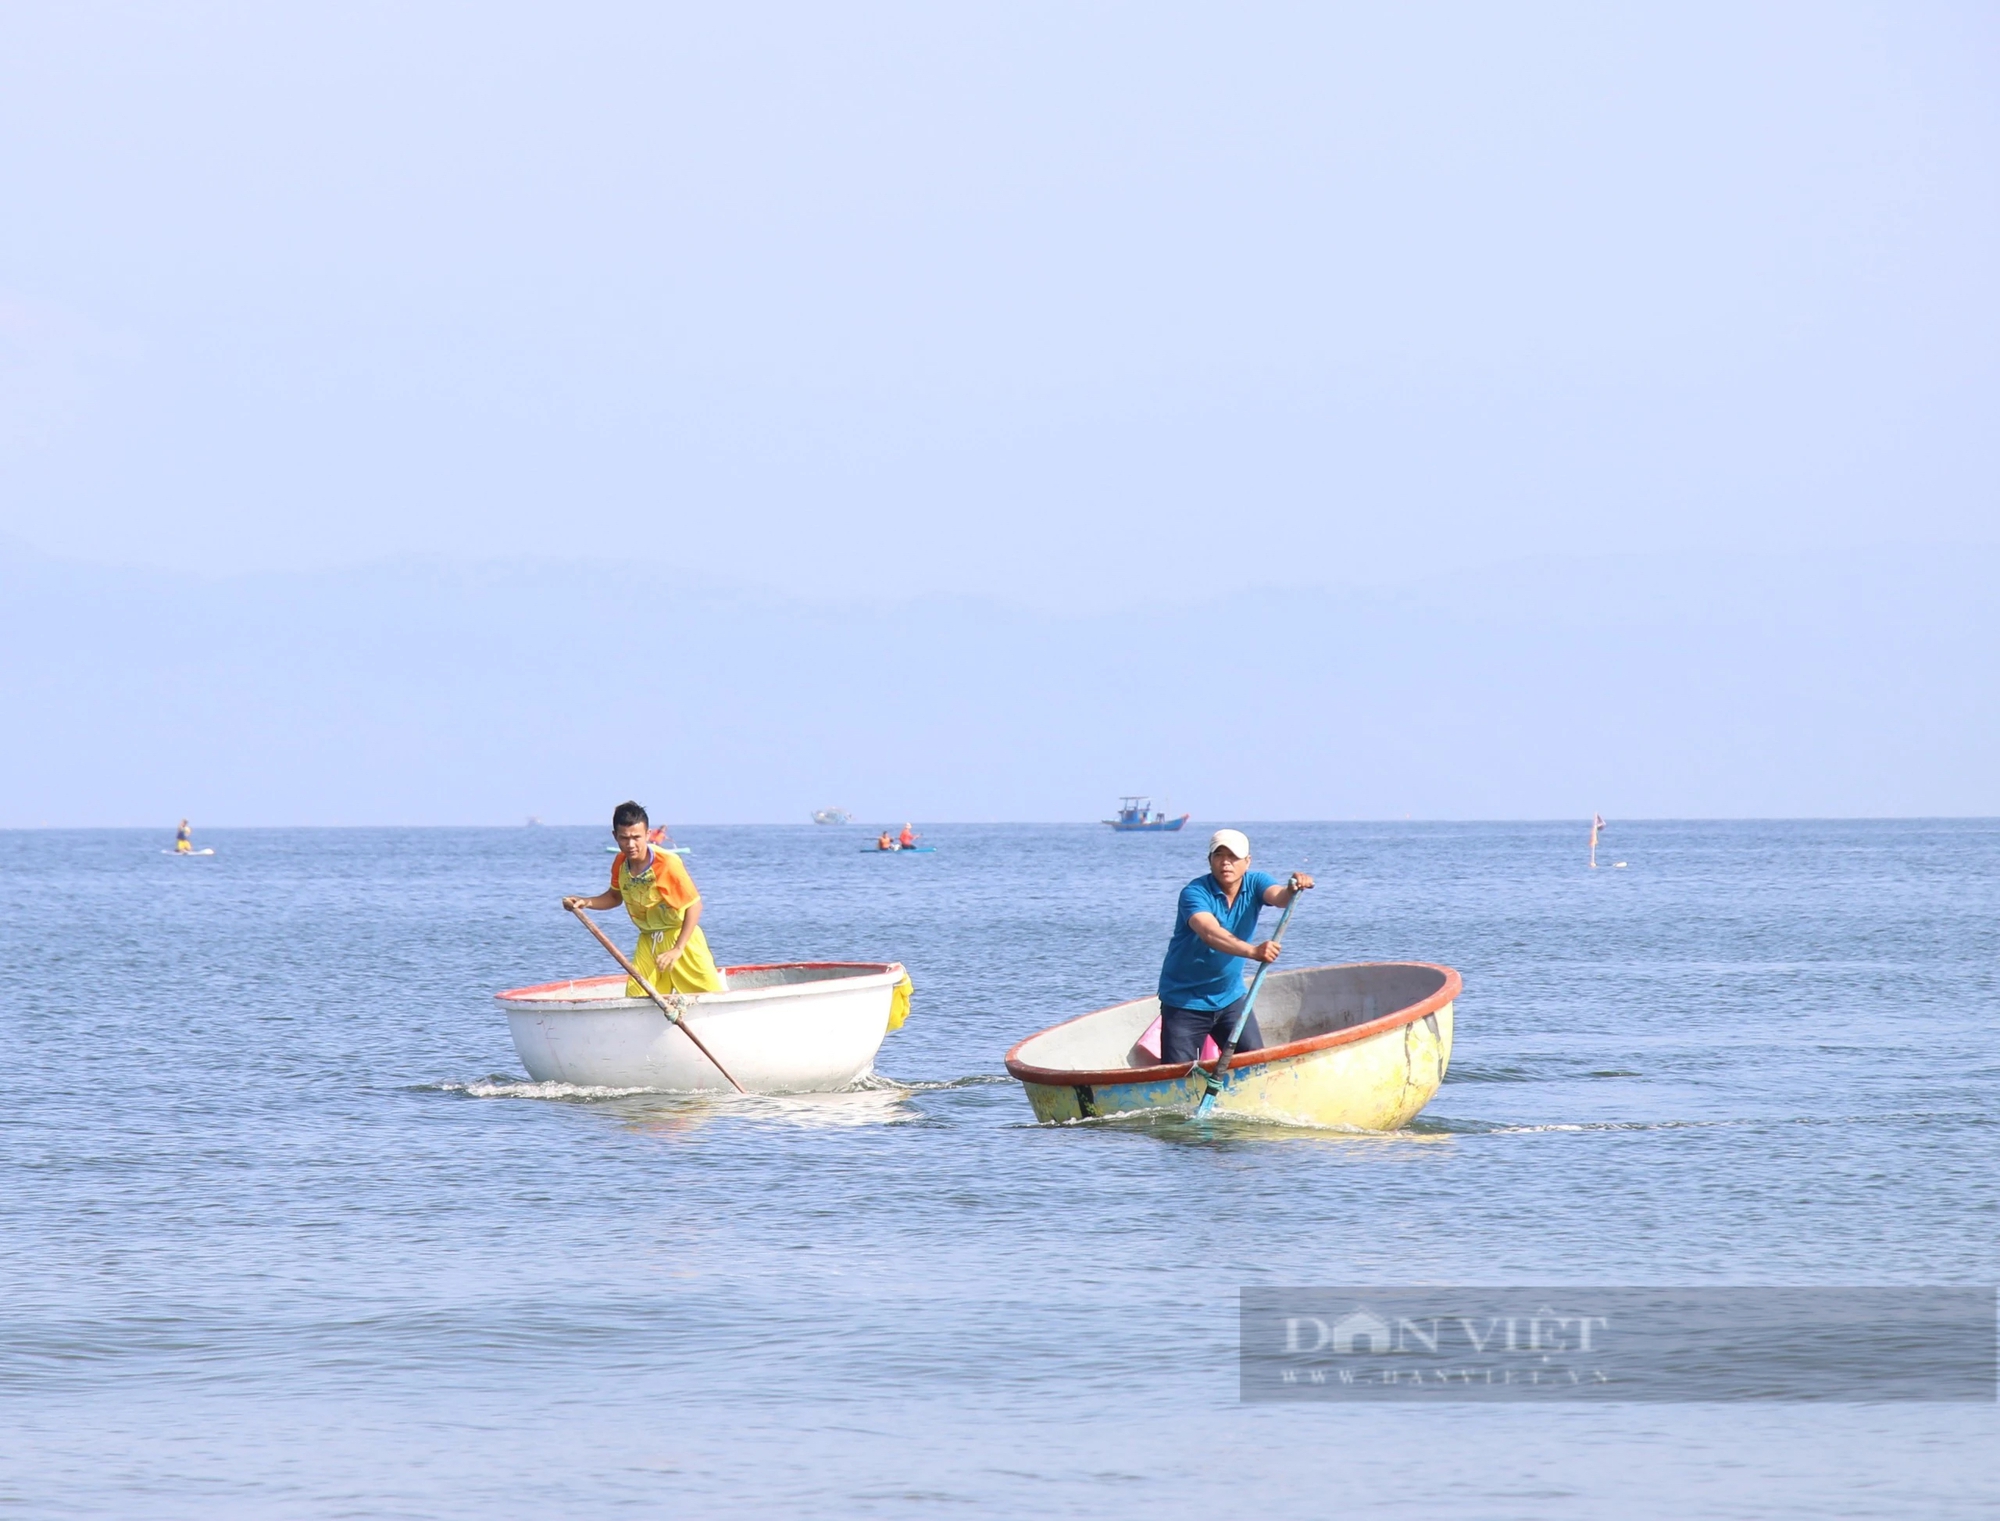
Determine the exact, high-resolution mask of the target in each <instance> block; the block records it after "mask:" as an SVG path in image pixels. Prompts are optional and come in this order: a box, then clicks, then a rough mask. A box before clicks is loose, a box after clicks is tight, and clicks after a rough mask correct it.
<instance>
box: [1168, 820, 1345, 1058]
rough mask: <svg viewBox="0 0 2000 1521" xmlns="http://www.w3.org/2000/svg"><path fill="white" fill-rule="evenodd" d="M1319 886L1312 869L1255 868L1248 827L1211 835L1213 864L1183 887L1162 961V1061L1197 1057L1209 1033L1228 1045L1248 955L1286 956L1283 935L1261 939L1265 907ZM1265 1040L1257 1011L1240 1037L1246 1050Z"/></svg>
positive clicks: (1239, 1045) (1267, 958)
mask: <svg viewBox="0 0 2000 1521" xmlns="http://www.w3.org/2000/svg"><path fill="white" fill-rule="evenodd" d="M1312 885H1313V879H1312V878H1311V877H1309V876H1307V875H1306V874H1305V873H1304V872H1294V873H1292V876H1291V878H1290V880H1289V881H1284V882H1281V881H1279V880H1278V879H1277V878H1276V877H1274V876H1271V875H1269V874H1268V873H1265V872H1261V871H1252V870H1250V840H1249V837H1248V836H1246V835H1245V834H1243V832H1242V831H1241V830H1236V829H1218V830H1216V831H1215V833H1214V834H1212V835H1210V836H1209V839H1208V871H1207V874H1206V875H1204V876H1199V877H1196V878H1195V879H1194V880H1193V881H1192V882H1190V883H1188V885H1187V886H1186V887H1183V888H1182V889H1181V897H1180V904H1179V907H1178V908H1177V909H1176V911H1175V914H1174V936H1173V939H1172V940H1170V941H1168V942H1167V958H1166V960H1165V961H1164V962H1162V963H1161V964H1160V1060H1161V1061H1163V1062H1191V1061H1193V1060H1194V1059H1195V1058H1196V1057H1197V1056H1199V1055H1200V1054H1201V1043H1202V1039H1203V1037H1204V1036H1210V1035H1212V1036H1214V1037H1215V1043H1216V1045H1217V1046H1221V1045H1223V1044H1225V1043H1226V1042H1227V1041H1228V1039H1229V1032H1230V1031H1231V1030H1233V1029H1235V1028H1236V1017H1237V1015H1239V1014H1241V1013H1242V1012H1243V1000H1244V999H1245V998H1247V997H1248V996H1249V994H1248V992H1247V991H1246V990H1245V988H1244V986H1243V965H1242V964H1243V963H1244V962H1245V961H1261V962H1272V961H1276V960H1277V959H1278V942H1277V941H1275V940H1260V941H1257V942H1256V943H1254V944H1253V943H1252V942H1251V940H1250V936H1252V935H1254V934H1256V933H1257V914H1258V911H1259V910H1261V909H1263V908H1264V907H1266V906H1267V905H1268V906H1269V907H1271V908H1283V907H1284V906H1285V905H1286V904H1288V903H1290V902H1291V901H1292V899H1294V898H1296V897H1297V896H1298V895H1299V894H1300V893H1302V892H1304V891H1305V890H1306V889H1307V888H1309V887H1311V886H1312ZM1263 1044H1264V1037H1263V1036H1262V1035H1261V1034H1260V1033H1259V1032H1258V1029H1257V1016H1256V1015H1255V1014H1252V1015H1251V1016H1250V1018H1249V1021H1248V1022H1247V1023H1246V1024H1245V1025H1244V1026H1243V1036H1242V1038H1241V1039H1240V1040H1238V1041H1237V1042H1236V1049H1237V1050H1238V1051H1255V1050H1257V1049H1258V1048H1259V1047H1261V1046H1262V1045H1263Z"/></svg>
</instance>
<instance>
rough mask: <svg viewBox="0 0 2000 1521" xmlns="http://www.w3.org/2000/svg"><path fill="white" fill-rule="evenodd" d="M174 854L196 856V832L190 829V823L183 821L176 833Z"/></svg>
mask: <svg viewBox="0 0 2000 1521" xmlns="http://www.w3.org/2000/svg"><path fill="white" fill-rule="evenodd" d="M174 854H175V855H177V856H191V855H193V854H194V831H193V830H192V829H190V828H188V821H187V820H186V819H182V820H181V827H180V828H178V829H176V830H175V831H174Z"/></svg>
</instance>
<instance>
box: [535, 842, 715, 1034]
mask: <svg viewBox="0 0 2000 1521" xmlns="http://www.w3.org/2000/svg"><path fill="white" fill-rule="evenodd" d="M651 822H652V821H651V820H650V819H648V818H647V817H646V810H645V809H643V808H641V807H640V806H639V805H638V804H637V803H620V804H619V805H618V806H617V808H615V809H613V810H612V814H611V838H612V839H614V840H616V841H617V842H618V855H617V857H616V858H615V859H614V860H613V861H612V863H611V887H610V890H609V891H607V892H601V893H599V894H598V895H597V896H596V897H594V898H565V899H563V907H564V908H616V907H617V906H618V905H619V904H620V903H623V904H624V905H625V912H626V913H628V914H630V915H631V916H632V922H633V923H634V924H636V925H637V926H638V927H639V945H638V948H637V949H636V950H635V951H633V953H632V964H633V965H634V966H636V967H637V968H638V969H639V975H640V976H642V977H644V978H645V979H646V981H647V982H649V983H651V984H652V985H653V988H654V990H655V991H657V992H661V993H720V992H723V991H725V990H726V988H727V984H726V983H724V982H723V980H722V973H721V972H719V971H717V970H716V967H715V958H714V957H712V956H710V955H709V953H708V939H707V937H706V936H705V935H703V934H702V932H701V894H700V893H698V892H696V891H695V887H694V879H693V878H692V877H690V876H689V875H688V873H687V867H685V866H684V865H682V864H681V858H680V857H679V856H676V855H670V854H668V853H667V852H666V851H664V850H662V849H660V848H659V846H657V845H655V844H654V843H653V840H652V837H651V834H650V832H649V830H648V827H647V826H648V825H649V824H650V823H651ZM625 996H626V997H627V998H644V997H645V996H646V990H645V989H644V988H642V987H640V986H639V984H638V983H636V982H634V981H633V980H632V979H631V978H630V977H627V978H626V979H625Z"/></svg>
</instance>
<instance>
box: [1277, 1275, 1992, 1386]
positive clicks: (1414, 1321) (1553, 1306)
mask: <svg viewBox="0 0 2000 1521" xmlns="http://www.w3.org/2000/svg"><path fill="white" fill-rule="evenodd" d="M1240 1298H1241V1335H1242V1341H1241V1349H1242V1355H1241V1370H1242V1396H1243V1398H1245V1399H1250V1400H1265V1399H1340V1398H1371V1397H1374V1398H1387V1399H1398V1398H1401V1399H1432V1400H1436V1399H1476V1400H1491V1399H1516V1400H1547V1399H1599V1400H1603V1399H1612V1400H1649V1401H1660V1400H1701V1401H1712V1400H1868V1401H1878V1400H1885V1399H1894V1400H1956V1401H1978V1402H1981V1403H1989V1404H1990V1403H1993V1402H1994V1398H1995V1381H1996V1343H1995V1337H1994V1309H1995V1305H1994V1290H1993V1289H1992V1288H1991V1287H1982V1286H1971V1287H1967V1286H1960V1285H1950V1286H1940V1285H1922V1286H1914V1287H1858V1286H1849V1285H1832V1286H1826V1287H1819V1286H1812V1287H1806V1286H1798V1287H1778V1286H1769V1287H1766V1286H1757V1287H1751V1286H1733V1285H1732V1286H1722V1287H1716V1288H1707V1287H1700V1288H1635V1287H1606V1288H1594V1287H1592V1288H1586V1287H1577V1286H1568V1287H1563V1286H1555V1287H1548V1286H1544V1287H1537V1288H1525V1287H1523V1288H1413V1289H1398V1288H1383V1287H1366V1288H1268V1287H1257V1288H1245V1289H1244V1290H1243V1291H1242V1294H1241V1296H1240Z"/></svg>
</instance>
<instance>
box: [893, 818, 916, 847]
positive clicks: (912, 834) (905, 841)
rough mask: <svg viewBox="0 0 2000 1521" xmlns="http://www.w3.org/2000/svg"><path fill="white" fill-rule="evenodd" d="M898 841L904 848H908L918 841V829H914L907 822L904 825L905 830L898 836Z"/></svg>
mask: <svg viewBox="0 0 2000 1521" xmlns="http://www.w3.org/2000/svg"><path fill="white" fill-rule="evenodd" d="M896 843H897V844H898V845H900V846H902V847H903V849H905V850H908V849H909V848H910V847H911V846H912V845H914V844H916V843H917V832H916V830H914V829H912V828H911V827H910V826H909V825H908V824H905V825H904V826H903V832H902V833H901V834H899V835H897V836H896Z"/></svg>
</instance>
